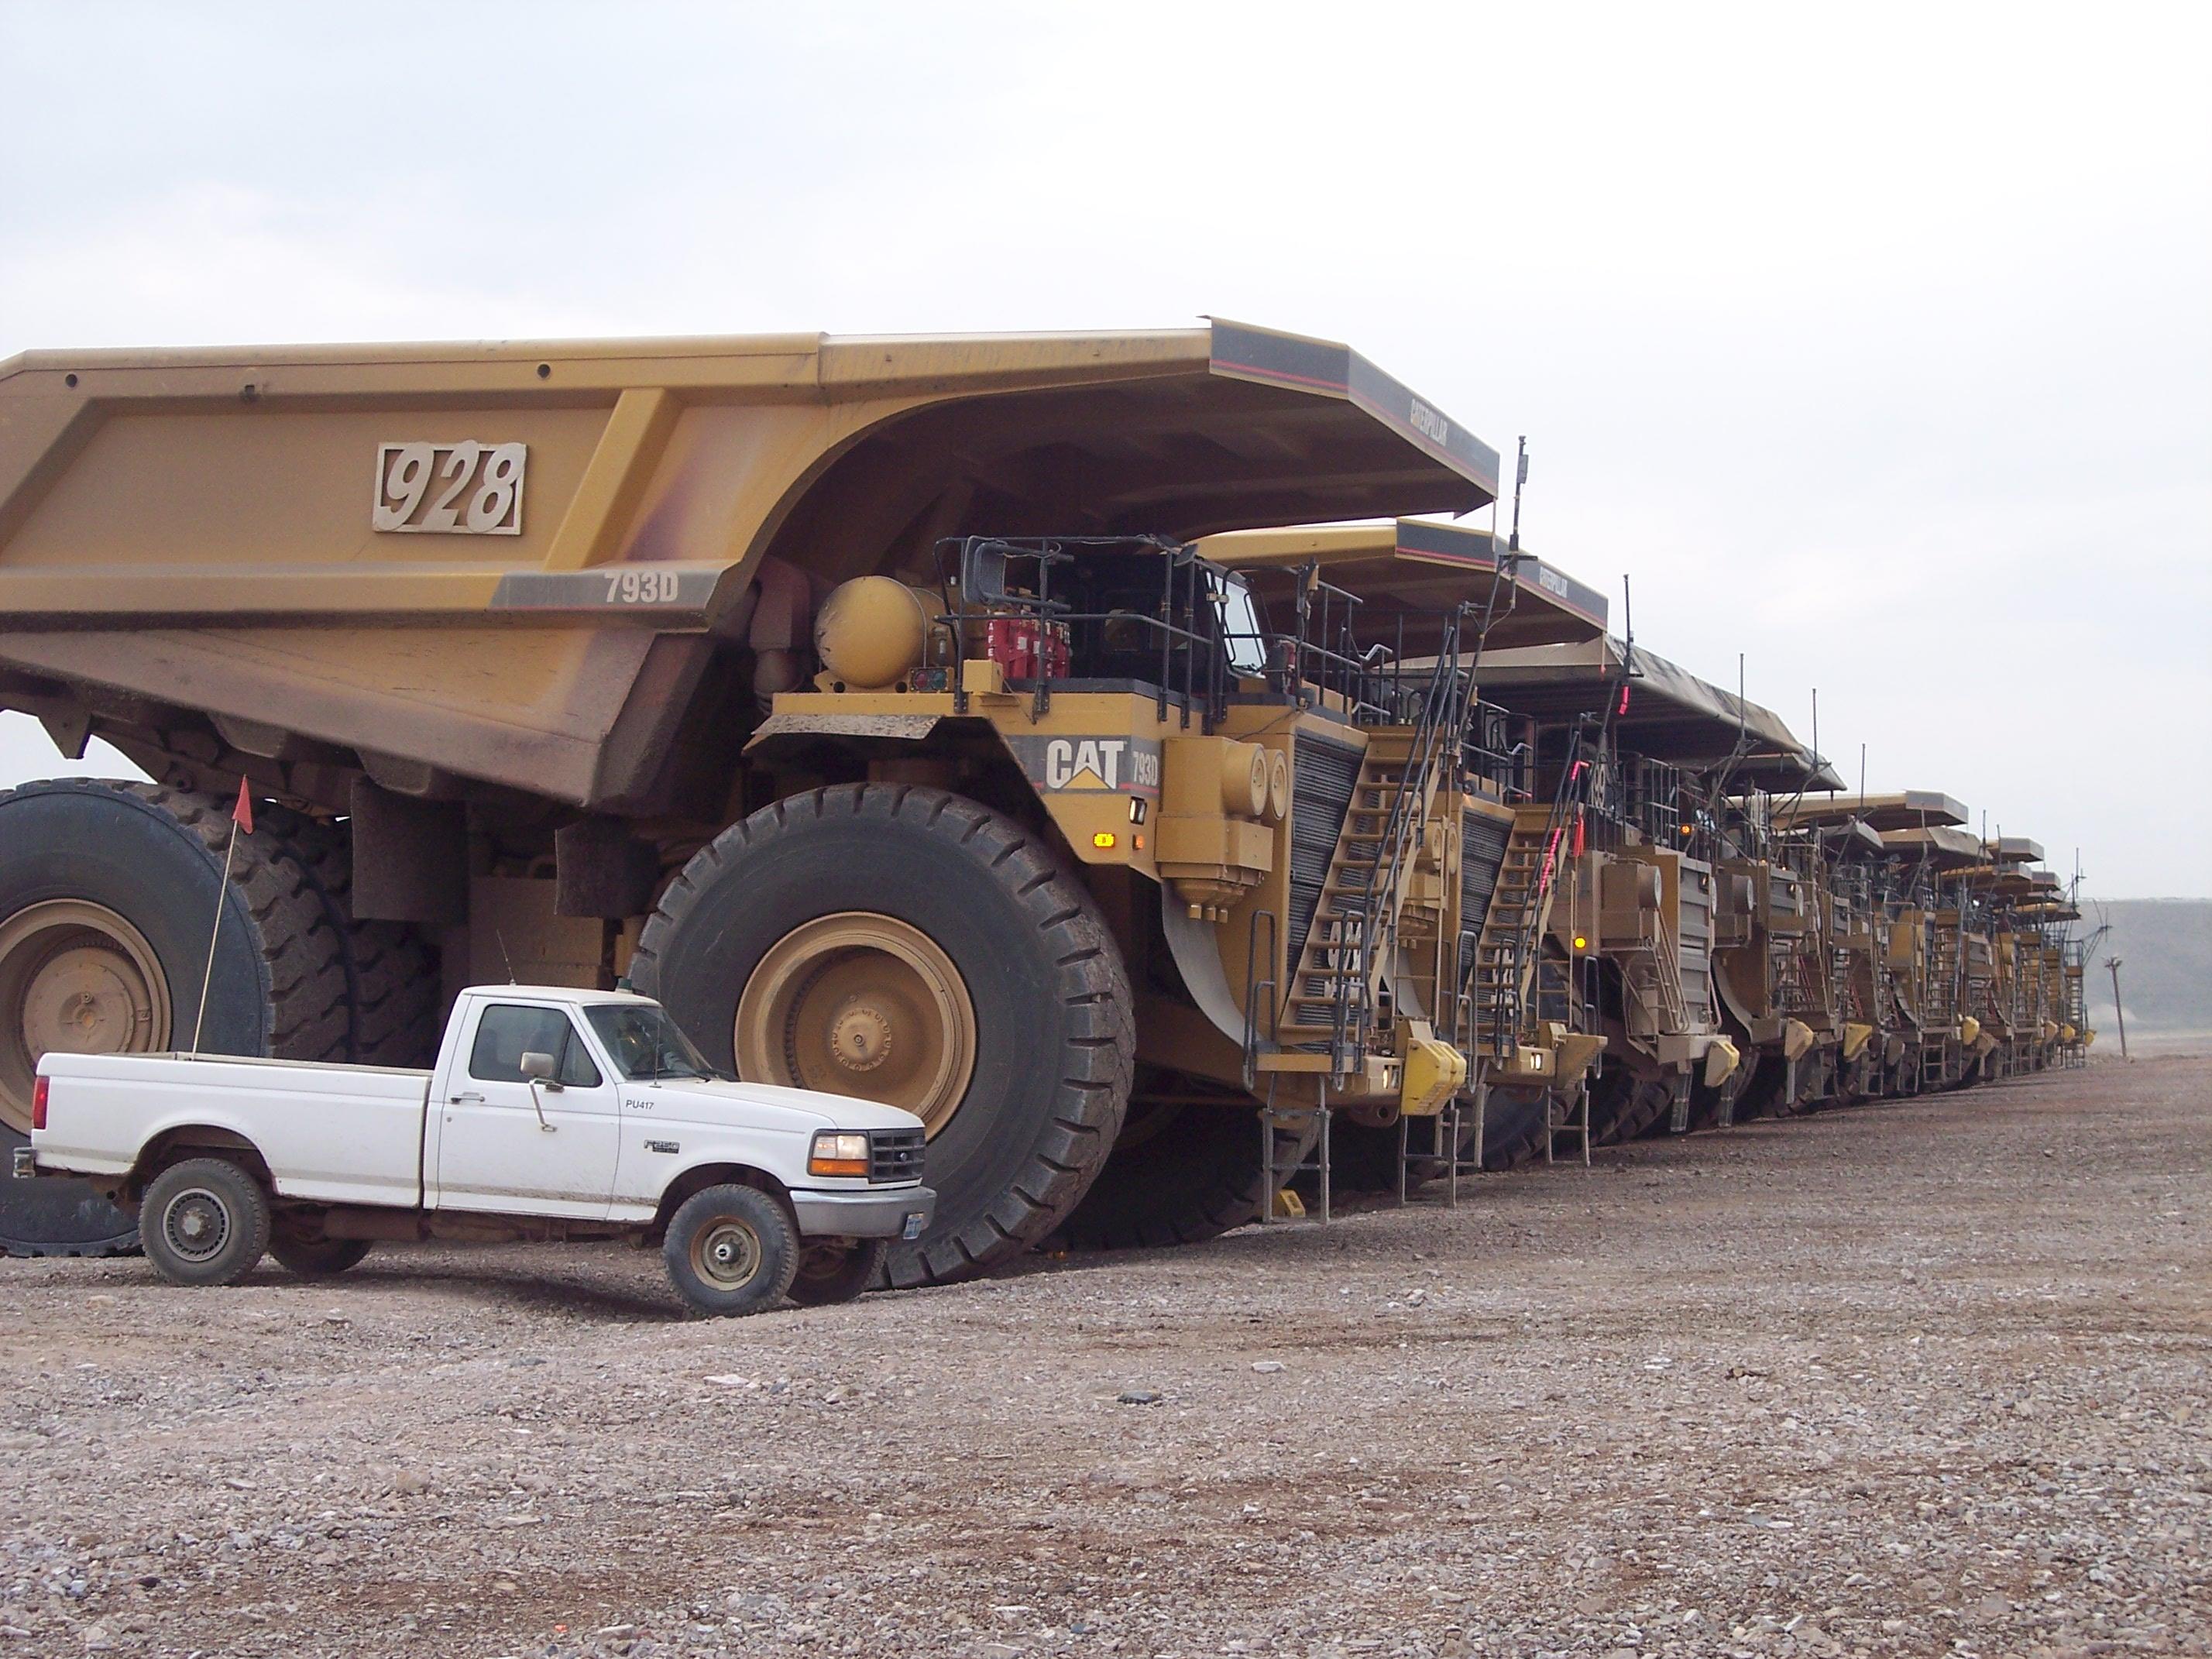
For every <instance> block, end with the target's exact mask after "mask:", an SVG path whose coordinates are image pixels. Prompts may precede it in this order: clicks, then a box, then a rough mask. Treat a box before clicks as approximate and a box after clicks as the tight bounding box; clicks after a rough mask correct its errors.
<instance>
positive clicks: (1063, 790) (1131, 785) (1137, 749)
mask: <svg viewBox="0 0 2212 1659" xmlns="http://www.w3.org/2000/svg"><path fill="white" fill-rule="evenodd" d="M1009 746H1010V747H1011V748H1012V750H1014V752H1015V754H1016V755H1017V756H1018V757H1020V759H1021V762H1022V766H1023V769H1024V770H1025V771H1026V772H1028V774H1029V775H1030V778H1031V779H1032V780H1033V781H1036V783H1037V784H1038V785H1039V786H1040V787H1042V788H1043V789H1045V790H1046V791H1047V792H1048V793H1052V794H1068V793H1072V794H1085V793H1096V794H1111V793H1116V792H1121V793H1131V794H1139V795H1152V794H1158V793H1159V787H1160V745H1159V743H1158V739H1156V738H1133V737H1122V738H1031V737H1016V738H1012V739H1011V740H1010V742H1009Z"/></svg>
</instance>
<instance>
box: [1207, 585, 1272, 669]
mask: <svg viewBox="0 0 2212 1659" xmlns="http://www.w3.org/2000/svg"><path fill="white" fill-rule="evenodd" d="M1215 580H1216V582H1217V583H1218V588H1217V594H1218V598H1219V599H1220V602H1221V637H1222V640H1223V642H1224V643H1225V644H1226V645H1227V647H1229V666H1230V667H1231V669H1233V670H1234V671H1236V672H1237V673H1239V674H1245V675H1253V674H1264V673H1266V672H1267V635H1265V633H1263V632H1262V631H1261V627H1260V611H1259V607H1258V606H1257V605H1255V604H1253V602H1252V590H1251V589H1250V588H1249V586H1246V585H1245V582H1244V579H1243V577H1242V576H1218V577H1216V578H1215Z"/></svg>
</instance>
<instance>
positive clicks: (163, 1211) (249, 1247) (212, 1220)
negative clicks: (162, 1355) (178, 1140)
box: [138, 1158, 269, 1285]
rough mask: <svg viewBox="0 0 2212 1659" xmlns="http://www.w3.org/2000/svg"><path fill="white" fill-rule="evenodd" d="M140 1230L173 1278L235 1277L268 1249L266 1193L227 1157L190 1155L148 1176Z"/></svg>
mask: <svg viewBox="0 0 2212 1659" xmlns="http://www.w3.org/2000/svg"><path fill="white" fill-rule="evenodd" d="M138 1236H139V1238H140V1241H141V1242H142V1243H143V1244H144V1245H145V1247H146V1259H147V1260H148V1261H150V1262H152V1263H153V1264H154V1271H155V1272H156V1273H159V1274H161V1277H162V1278H164V1279H167V1280H168V1281H169V1282H170V1283H171V1284H172V1285H235V1284H237V1283H238V1281H239V1280H240V1279H243V1278H245V1277H246V1274H248V1273H252V1271H253V1268H254V1265H255V1264H256V1263H257V1262H258V1261H260V1260H261V1258H262V1255H264V1253H265V1252H266V1251H267V1249H269V1200H268V1198H267V1196H266V1195H265V1194H263V1192H262V1190H261V1183H260V1182H258V1181H256V1180H255V1179H254V1178H253V1177H252V1176H250V1175H248V1174H247V1173H246V1171H245V1170H241V1169H240V1168H239V1167H238V1165H237V1164H233V1163H232V1162H231V1161H230V1160H229V1159H228V1158H187V1159H185V1162H183V1163H182V1164H171V1165H170V1166H169V1167H168V1168H167V1169H166V1170H162V1171H161V1174H159V1175H157V1176H155V1177H154V1179H153V1180H152V1181H151V1182H149V1183H148V1185H147V1188H146V1196H145V1198H144V1199H143V1200H142V1201H141V1202H140V1204H139V1206H138Z"/></svg>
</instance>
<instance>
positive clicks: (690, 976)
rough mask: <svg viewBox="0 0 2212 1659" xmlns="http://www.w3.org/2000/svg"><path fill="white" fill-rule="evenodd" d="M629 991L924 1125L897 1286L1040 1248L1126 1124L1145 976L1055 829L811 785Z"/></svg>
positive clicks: (915, 792)
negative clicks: (1134, 968) (1045, 832)
mask: <svg viewBox="0 0 2212 1659" xmlns="http://www.w3.org/2000/svg"><path fill="white" fill-rule="evenodd" d="M629 981H630V983H631V985H632V986H633V987H635V989H637V990H639V991H641V992H643V993H644V994H646V995H647V996H650V997H654V998H657V999H658V1000H659V1002H660V1003H661V1005H662V1006H664V1007H665V1008H666V1009H667V1010H668V1012H670V1013H671V1015H673V1016H674V1017H675V1019H676V1022H677V1024H679V1025H680V1026H682V1027H683V1029H684V1032H685V1034H686V1035H687V1036H690V1038H691V1040H692V1041H693V1042H696V1044H697V1045H698V1046H699V1048H700V1051H701V1052H702V1054H704V1055H705V1056H706V1057H707V1059H708V1061H709V1062H711V1063H712V1064H714V1066H718V1067H723V1068H726V1069H728V1070H731V1071H733V1072H735V1073H737V1074H738V1075H739V1076H742V1077H745V1078H748V1079H751V1080H752V1081H755V1082H761V1083H778V1084H798V1085H802V1086H805V1087H810V1088H815V1089H821V1090H826V1091H830V1092H833V1093H839V1094H848V1095H854V1096H857V1097H862V1098H866V1099H872V1100H878V1101H885V1102H888V1103H890V1104H892V1105H896V1106H902V1107H905V1108H907V1109H908V1110H911V1111H913V1112H914V1113H915V1115H916V1116H918V1117H920V1118H921V1119H922V1121H923V1123H924V1126H925V1127H927V1129H928V1131H929V1135H930V1139H929V1157H928V1167H929V1184H930V1185H931V1186H932V1187H933V1188H936V1189H937V1213H936V1218H935V1219H934V1220H933V1222H932V1224H931V1225H930V1229H929V1231H928V1232H927V1233H926V1234H924V1235H923V1236H922V1237H921V1238H920V1239H919V1240H917V1241H915V1242H913V1243H897V1244H895V1245H894V1246H893V1247H892V1249H891V1253H890V1261H889V1264H888V1267H887V1268H886V1277H887V1278H888V1279H889V1281H890V1283H891V1284H893V1285H919V1284H925V1283H929V1282H932V1281H940V1282H941V1281H944V1280H947V1279H963V1278H966V1277H969V1275H971V1274H974V1273H981V1272H984V1271H986V1270H987V1269H989V1268H992V1267H997V1266H999V1265H1000V1263H1002V1262H1005V1261H1009V1260H1011V1259H1012V1257H1014V1256H1016V1255H1020V1254H1021V1253H1022V1252H1023V1251H1024V1250H1026V1249H1029V1248H1030V1246H1031V1245H1033V1244H1036V1243H1038V1242H1040V1241H1041V1240H1042V1239H1043V1238H1045V1237H1048V1235H1049V1234H1050V1233H1051V1232H1052V1231H1053V1230H1054V1228H1055V1227H1057V1226H1058V1225H1060V1221H1061V1220H1062V1219H1063V1218H1065V1217H1066V1215H1067V1213H1068V1212H1070V1211H1071V1210H1073V1208H1074V1207H1075V1206H1076V1203H1077V1202H1078V1200H1080V1199H1081V1198H1082V1196H1083V1194H1084V1193H1085V1190H1087V1189H1088V1188H1089V1187H1090V1185H1091V1181H1092V1179H1093V1178H1094V1177H1095V1176H1097V1173H1098V1170H1099V1167H1100V1166H1101V1165H1102V1164H1104V1163H1105V1161H1106V1155H1107V1152H1108V1151H1109V1148H1111V1147H1112V1146H1113V1144H1114V1138H1115V1134H1116V1133H1118V1132H1119V1130H1120V1129H1121V1119H1122V1115H1123V1113H1124V1111H1125V1110H1126V1109H1127V1103H1128V1096H1129V1082H1130V1077H1131V1073H1132V1072H1133V1068H1134V1065H1135V1058H1136V1034H1135V1029H1134V1026H1133V1023H1132V1018H1133V1017H1132V1012H1131V996H1130V991H1129V980H1128V975H1127V971H1126V970H1125V969H1124V968H1123V966H1122V963H1121V951H1120V949H1119V948H1118V947H1117V946H1116V945H1115V942H1114V936H1113V933H1112V932H1111V931H1110V930H1109V928H1108V927H1107V925H1106V921H1105V920H1104V918H1103V916H1102V915H1100V914H1099V911H1098V908H1097V905H1096V904H1095V903H1093V902H1092V901H1091V896H1090V894H1089V893H1088V892H1086V891H1085V889H1084V887H1083V885H1082V884H1081V883H1080V882H1079V881H1078V880H1077V879H1076V878H1075V876H1074V875H1073V873H1072V872H1070V871H1069V870H1068V869H1067V868H1066V866H1065V865H1064V864H1063V863H1062V862H1061V860H1060V857H1059V855H1058V854H1056V853H1055V852H1054V848H1052V846H1051V845H1050V843H1049V842H1047V841H1046V840H1045V838H1044V837H1043V836H1041V835H1039V834H1037V833H1036V832H1035V831H1033V830H1030V829H1024V827H1023V826H1022V825H1020V824H1018V823H1015V822H1014V821H1013V820H1012V819H1011V818H1008V817H1004V816H1002V815H1001V814H1000V813H997V812H994V811H991V810H990V809H989V808H988V807H986V806H982V805H978V804H976V803H975V802H974V801H972V800H969V799H965V798H964V797H962V796H959V795H954V794H950V793H946V792H945V791H944V790H941V789H930V788H924V787H919V786H910V785H904V784H887V783H884V784H859V785H843V786H840V787H835V788H829V789H817V790H812V791H810V792H808V793H805V794H799V795H793V796H791V797H789V798H787V799H784V800H781V801H778V802H776V803H775V805H771V806H766V807H763V808H762V809H761V810H760V811H757V812H755V813H754V814H753V815H752V816H751V817H748V818H746V819H745V820H744V822H743V823H737V824H733V825H732V826H731V827H730V828H729V829H725V830H724V831H722V833H721V834H720V835H719V836H715V837H714V840H713V841H711V842H708V843H707V845H706V846H705V847H703V848H701V849H700V850H699V851H698V852H697V853H696V854H694V855H693V857H692V859H691V860H690V863H688V864H687V865H685V866H684V869H683V871H682V872H681V873H679V874H678V876H677V877H676V878H675V880H673V881H672V882H671V883H670V884H669V885H668V888H667V890H665V892H664V893H663V894H662V895H661V898H660V902H659V907H658V908H656V909H655V910H654V912H653V915H652V916H651V917H650V918H649V919H648V920H647V922H646V924H645V930H644V932H643V933H642V934H641V937H640V939H639V941H638V947H637V951H636V954H635V956H634V957H632V958H631V961H630V967H629ZM740 1026H742V1027H744V1033H745V1036H744V1043H745V1046H746V1050H747V1051H746V1052H740V1032H739V1028H740ZM1255 1134H1256V1131H1255ZM1255 1162H1256V1154H1255Z"/></svg>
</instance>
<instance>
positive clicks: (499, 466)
mask: <svg viewBox="0 0 2212 1659" xmlns="http://www.w3.org/2000/svg"><path fill="white" fill-rule="evenodd" d="M529 454H530V451H529V446H528V445H526V444H480V443H475V442H472V441H462V442H459V443H447V444H439V443H415V444H382V445H380V446H379V447H378V448H377V452H376V501H375V506H374V510H373V511H372V512H371V513H370V515H369V524H370V526H371V527H372V528H374V529H377V530H393V531H401V532H407V533H410V534H416V535H444V536H520V534H521V533H522V473H523V466H524V464H525V463H526V461H527V460H528V459H529Z"/></svg>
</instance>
